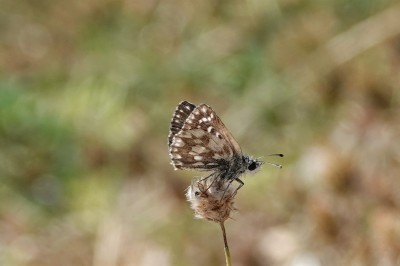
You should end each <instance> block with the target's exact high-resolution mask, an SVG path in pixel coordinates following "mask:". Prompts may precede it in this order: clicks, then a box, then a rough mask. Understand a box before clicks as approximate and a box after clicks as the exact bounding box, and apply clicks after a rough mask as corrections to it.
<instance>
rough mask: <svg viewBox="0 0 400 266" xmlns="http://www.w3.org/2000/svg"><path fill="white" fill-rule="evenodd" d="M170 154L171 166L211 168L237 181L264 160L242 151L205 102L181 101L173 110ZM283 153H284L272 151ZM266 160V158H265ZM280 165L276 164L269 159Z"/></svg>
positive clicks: (222, 176)
mask: <svg viewBox="0 0 400 266" xmlns="http://www.w3.org/2000/svg"><path fill="white" fill-rule="evenodd" d="M168 147H169V156H170V158H171V164H172V165H173V166H174V169H175V170H177V169H188V170H198V171H210V172H211V174H210V175H209V177H210V176H214V177H217V178H220V179H221V180H224V181H225V180H226V181H228V182H230V183H231V182H232V181H234V180H235V181H237V182H238V183H239V187H238V189H239V188H240V187H242V186H243V185H244V183H243V181H242V180H241V179H240V176H241V175H243V174H245V173H247V172H255V171H256V170H258V169H259V168H260V167H261V165H263V164H264V162H263V161H261V160H259V159H254V158H253V157H251V156H249V155H245V154H243V153H242V150H241V148H240V146H239V144H238V143H237V141H236V140H235V139H234V138H233V136H232V134H231V133H230V132H229V131H228V129H227V128H226V127H225V125H224V123H222V121H221V119H220V118H219V117H218V116H217V114H216V113H215V112H214V110H213V109H212V108H211V107H210V106H208V105H206V104H200V105H197V106H196V105H194V104H192V103H190V102H188V101H182V102H181V103H179V104H178V106H177V107H176V110H175V112H174V114H173V117H172V121H171V126H170V131H169V135H168ZM271 155H276V156H280V157H283V154H271ZM267 163H269V162H267ZM269 164H272V165H274V166H276V167H279V168H282V166H281V165H279V164H274V163H269Z"/></svg>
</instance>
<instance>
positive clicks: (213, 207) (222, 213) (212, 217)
mask: <svg viewBox="0 0 400 266" xmlns="http://www.w3.org/2000/svg"><path fill="white" fill-rule="evenodd" d="M229 184H230V182H229V181H226V180H223V179H221V178H215V177H213V176H211V177H208V178H206V179H204V178H203V179H201V178H195V180H193V182H192V184H191V185H190V186H189V187H188V189H187V192H186V198H187V199H188V201H190V203H191V207H192V209H193V210H194V212H195V217H196V218H199V219H207V220H209V221H213V222H218V223H221V222H224V221H225V220H226V219H228V218H229V217H230V213H231V211H232V210H236V209H235V207H234V198H235V196H236V187H235V186H234V185H233V184H231V185H229Z"/></svg>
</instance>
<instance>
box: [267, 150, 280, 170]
mask: <svg viewBox="0 0 400 266" xmlns="http://www.w3.org/2000/svg"><path fill="white" fill-rule="evenodd" d="M267 156H278V157H283V156H285V155H283V154H282V153H273V154H269V155H267ZM265 163H267V164H270V165H272V166H275V167H277V168H282V165H280V164H277V163H271V162H265Z"/></svg>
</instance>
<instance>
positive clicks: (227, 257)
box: [219, 222, 232, 266]
mask: <svg viewBox="0 0 400 266" xmlns="http://www.w3.org/2000/svg"><path fill="white" fill-rule="evenodd" d="M219 225H220V226H221V230H222V236H223V237H224V250H225V262H226V266H231V265H232V264H231V253H230V252H229V246H228V240H227V239H226V232H225V225H224V222H220V223H219Z"/></svg>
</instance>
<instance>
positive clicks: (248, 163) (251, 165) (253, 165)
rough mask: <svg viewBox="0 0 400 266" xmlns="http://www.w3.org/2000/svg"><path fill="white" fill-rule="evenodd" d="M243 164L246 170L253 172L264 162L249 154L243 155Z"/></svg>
mask: <svg viewBox="0 0 400 266" xmlns="http://www.w3.org/2000/svg"><path fill="white" fill-rule="evenodd" d="M243 160H244V165H245V167H246V172H248V173H255V172H257V170H259V169H260V167H261V165H263V164H264V162H263V161H261V160H258V159H253V158H251V157H249V156H246V155H245V156H243Z"/></svg>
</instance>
